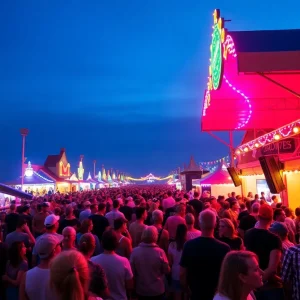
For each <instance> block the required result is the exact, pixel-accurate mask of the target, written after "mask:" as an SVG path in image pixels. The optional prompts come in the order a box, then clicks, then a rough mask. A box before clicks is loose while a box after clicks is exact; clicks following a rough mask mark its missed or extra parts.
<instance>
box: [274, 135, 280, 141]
mask: <svg viewBox="0 0 300 300" xmlns="http://www.w3.org/2000/svg"><path fill="white" fill-rule="evenodd" d="M274 140H276V141H278V140H280V135H279V134H278V133H276V134H275V135H274Z"/></svg>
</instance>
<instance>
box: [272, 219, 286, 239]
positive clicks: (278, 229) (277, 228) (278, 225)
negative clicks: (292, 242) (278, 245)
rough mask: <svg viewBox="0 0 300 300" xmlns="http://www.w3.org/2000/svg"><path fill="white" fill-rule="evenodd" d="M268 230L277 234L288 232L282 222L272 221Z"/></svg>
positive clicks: (281, 234) (283, 234) (284, 234)
mask: <svg viewBox="0 0 300 300" xmlns="http://www.w3.org/2000/svg"><path fill="white" fill-rule="evenodd" d="M270 231H271V232H273V233H275V234H278V235H279V236H287V234H288V232H289V231H288V228H287V226H286V224H284V223H283V222H274V223H273V224H272V225H271V227H270Z"/></svg>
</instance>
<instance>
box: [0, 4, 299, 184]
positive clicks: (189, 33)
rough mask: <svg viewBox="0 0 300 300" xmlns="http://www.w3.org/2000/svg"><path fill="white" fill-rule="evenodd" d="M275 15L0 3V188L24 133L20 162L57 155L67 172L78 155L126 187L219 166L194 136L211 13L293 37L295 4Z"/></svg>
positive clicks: (213, 148) (218, 152) (267, 10)
mask: <svg viewBox="0 0 300 300" xmlns="http://www.w3.org/2000/svg"><path fill="white" fill-rule="evenodd" d="M277 3H278V4H276V1H271V0H263V1H262V0H253V1H240V0H239V1H238V0H232V1H228V2H226V1H199V0H187V1H182V0H152V1H141V0H128V1H122V0H118V1H116V0H110V1H99V0H89V1H79V0H77V1H55V0H53V1H49V0H48V1H46V0H36V1H30V0H26V1H1V4H0V28H1V35H0V36H1V47H0V91H1V98H0V103H1V114H0V116H1V117H0V130H1V147H0V162H1V167H0V181H2V182H5V181H7V180H10V179H14V178H16V177H17V176H20V173H21V136H20V133H19V130H20V128H22V127H25V128H28V129H29V130H30V133H29V136H28V138H27V145H26V155H25V156H26V157H27V158H28V160H30V161H31V162H32V163H33V164H43V163H44V161H45V159H46V157H47V155H48V154H58V153H59V151H60V148H61V147H65V148H66V151H67V157H68V159H69V161H70V163H71V170H72V171H75V168H77V163H78V161H79V156H80V155H81V154H83V155H84V166H85V169H86V170H87V171H89V170H90V171H92V168H93V166H92V161H93V160H94V159H96V160H97V166H98V168H99V167H100V166H101V164H104V165H105V167H107V168H111V167H112V168H114V169H118V170H121V171H125V172H128V173H130V174H131V175H133V176H135V177H140V176H143V175H147V174H148V173H149V172H152V173H154V174H156V175H158V176H164V175H167V174H168V172H169V171H170V170H172V169H175V168H176V167H178V166H182V165H183V163H184V162H186V163H188V161H189V158H190V156H191V155H194V156H195V160H196V161H197V162H199V161H209V160H215V159H219V158H221V157H223V156H226V155H227V154H228V149H227V148H226V146H224V145H223V144H221V143H220V142H218V141H216V140H215V139H213V138H212V137H210V136H209V135H208V134H207V133H201V131H200V117H201V110H202V99H203V94H204V89H205V87H206V81H207V76H208V60H209V46H210V38H211V26H212V12H213V10H214V9H215V8H220V9H221V14H222V16H223V17H224V18H226V19H230V20H232V21H231V22H230V23H227V24H226V25H227V28H228V29H229V30H259V29H289V28H300V19H299V9H300V2H299V1H296V0H293V1H292V0H290V1H289V0H287V1H284V2H277ZM279 3H281V4H280V5H279ZM218 121H220V122H221V121H222V120H218ZM220 136H222V134H221V135H220ZM223 136H224V137H225V138H227V134H225V135H224V134H223ZM240 137H241V134H239V135H237V136H236V139H235V140H236V143H238V142H239V141H240Z"/></svg>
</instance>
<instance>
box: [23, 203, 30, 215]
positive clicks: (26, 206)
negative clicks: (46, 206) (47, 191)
mask: <svg viewBox="0 0 300 300" xmlns="http://www.w3.org/2000/svg"><path fill="white" fill-rule="evenodd" d="M29 210H30V205H29V204H26V205H24V206H23V209H22V213H23V214H25V215H27V214H29Z"/></svg>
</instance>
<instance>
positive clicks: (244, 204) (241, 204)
mask: <svg viewBox="0 0 300 300" xmlns="http://www.w3.org/2000/svg"><path fill="white" fill-rule="evenodd" d="M245 209H246V203H244V202H241V203H240V210H241V211H243V210H245Z"/></svg>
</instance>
